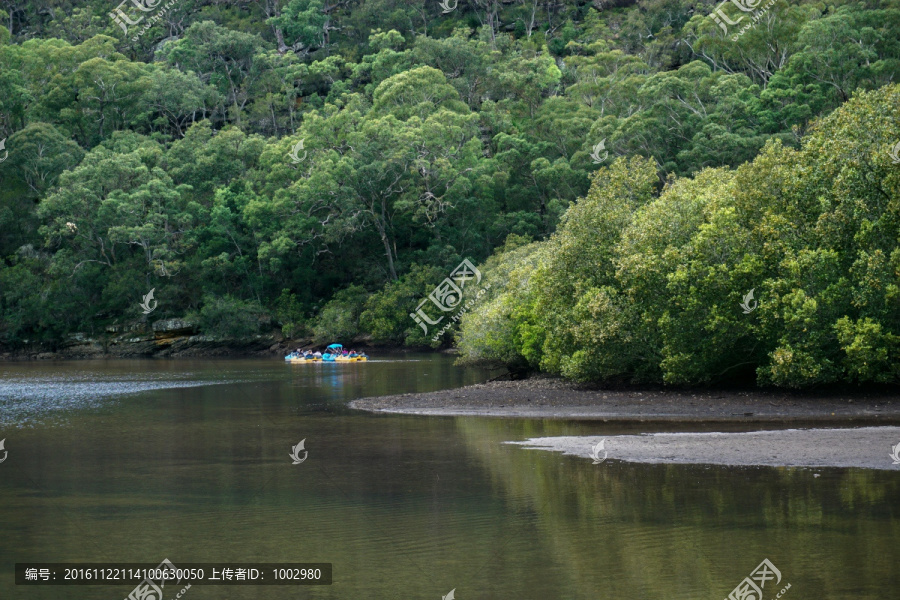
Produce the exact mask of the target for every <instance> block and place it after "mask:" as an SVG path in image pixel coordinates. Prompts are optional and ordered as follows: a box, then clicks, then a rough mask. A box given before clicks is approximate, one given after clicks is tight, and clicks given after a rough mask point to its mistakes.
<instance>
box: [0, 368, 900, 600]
mask: <svg viewBox="0 0 900 600" xmlns="http://www.w3.org/2000/svg"><path fill="white" fill-rule="evenodd" d="M486 377H487V374H486V373H485V372H483V371H478V370H464V369H461V368H458V367H455V366H453V364H452V359H451V358H449V357H446V356H437V355H405V356H402V357H400V356H398V357H393V360H385V361H373V362H370V363H368V364H361V365H297V366H291V365H286V364H283V362H281V361H277V360H212V359H209V360H178V361H151V360H142V361H104V362H98V361H95V362H87V361H85V362H56V363H44V362H41V363H9V364H2V365H0V439H4V438H5V440H6V442H5V449H6V452H8V455H7V458H6V460H5V461H3V462H2V463H0V599H4V600H5V599H8V598H15V599H20V598H21V599H24V600H31V599H50V598H53V599H57V598H66V599H69V598H72V599H103V600H121V599H122V598H125V597H126V596H127V595H128V594H129V592H130V591H131V590H132V588H133V587H134V586H133V585H121V586H85V587H58V586H55V587H26V586H22V585H19V586H16V585H14V583H13V580H14V578H13V569H14V564H15V563H16V562H143V563H158V562H160V561H161V560H162V559H163V558H168V559H169V560H170V561H172V562H173V563H174V564H175V565H179V564H182V563H191V562H221V561H244V562H329V563H332V564H333V565H334V567H333V568H334V582H333V584H332V585H331V586H321V587H275V586H264V587H263V586H254V587H234V586H232V587H224V586H199V585H195V586H193V587H191V589H190V590H188V591H187V592H185V594H184V596H183V598H184V599H185V600H204V599H215V600H239V599H250V598H252V599H266V600H268V599H272V600H277V599H282V598H292V599H293V598H296V599H305V598H309V599H325V598H328V599H346V600H350V599H353V600H357V599H362V598H365V599H375V600H380V599H385V600H393V599H407V598H410V599H424V600H440V599H441V597H442V596H445V595H447V594H448V593H449V592H450V591H451V590H452V589H455V596H454V597H455V599H456V600H475V599H479V600H487V599H503V600H506V599H509V600H547V599H550V600H555V599H573V600H574V599H584V600H588V599H590V600H597V599H615V600H626V599H627V600H651V599H652V600H657V599H658V600H673V599H682V600H703V599H709V600H720V599H722V598H726V597H727V596H728V595H729V593H730V592H731V591H732V590H733V589H735V587H737V586H738V584H740V583H741V581H742V580H743V579H744V578H745V577H747V576H748V575H750V573H751V571H753V569H754V568H755V567H756V566H757V565H758V564H760V563H761V562H762V560H763V559H769V561H771V563H772V564H773V565H774V566H775V567H777V569H778V570H779V571H780V572H781V581H780V583H779V585H778V586H777V587H776V585H775V582H773V581H769V582H768V583H767V584H766V586H765V588H764V594H763V600H772V599H774V598H775V597H776V594H777V593H778V592H779V591H780V590H781V589H782V588H784V586H786V585H787V584H790V589H788V590H787V591H786V592H785V593H784V594H783V595H782V598H785V599H786V600H808V599H817V600H824V599H831V598H834V599H841V600H844V599H846V600H849V599H853V600H864V599H868V600H886V599H888V598H900V591H898V590H900V477H898V476H897V474H896V473H894V472H890V471H869V470H862V469H815V470H813V469H787V468H785V469H776V468H724V467H710V466H702V465H701V466H682V465H639V464H627V463H621V462H616V461H613V460H609V461H606V462H604V463H602V464H600V465H592V464H591V461H589V460H584V459H578V458H575V457H570V456H562V455H560V454H556V453H550V452H541V451H535V450H525V449H523V448H521V447H518V446H510V445H506V444H503V443H502V442H504V441H508V440H522V439H526V438H529V437H534V436H540V435H577V434H591V435H595V434H605V433H609V434H615V433H621V432H626V431H627V432H629V433H633V432H635V431H643V430H646V429H642V428H640V427H636V426H632V427H623V426H613V425H611V424H603V423H564V422H556V421H526V420H513V419H479V418H450V417H412V416H410V417H406V416H390V415H372V414H368V413H360V412H356V411H351V410H349V409H347V408H346V403H347V402H348V401H349V400H352V399H354V398H358V397H363V396H369V395H380V394H388V393H399V392H413V391H430V390H435V389H441V388H450V387H457V386H461V385H465V384H468V383H474V382H477V381H481V380H484V379H485V378H486ZM303 439H305V448H306V450H307V451H308V452H309V454H308V459H307V460H306V461H304V462H303V463H302V464H299V465H294V464H292V460H291V458H290V457H289V454H290V453H291V448H292V446H294V445H296V444H297V443H298V442H300V440H303ZM886 452H887V450H886ZM0 457H2V452H0ZM816 475H819V476H818V477H816ZM169 589H170V588H169V587H168V586H167V588H166V595H165V596H164V598H163V599H162V600H174V598H175V594H176V593H177V592H178V591H179V589H178V588H175V589H172V590H171V592H169ZM746 599H747V600H759V599H758V598H756V597H755V596H747V597H746ZM742 600H743V599H742Z"/></svg>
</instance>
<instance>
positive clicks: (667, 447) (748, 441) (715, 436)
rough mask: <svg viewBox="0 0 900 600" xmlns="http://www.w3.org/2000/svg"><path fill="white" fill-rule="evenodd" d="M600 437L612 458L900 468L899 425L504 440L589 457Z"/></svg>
mask: <svg viewBox="0 0 900 600" xmlns="http://www.w3.org/2000/svg"><path fill="white" fill-rule="evenodd" d="M601 440H603V442H604V443H603V449H602V450H599V451H598V453H597V456H598V457H599V458H600V459H603V457H604V456H606V457H607V458H606V460H611V461H616V460H621V461H627V462H637V463H667V464H711V465H730V466H752V465H759V466H772V467H860V468H865V469H882V470H897V471H900V464H893V463H894V462H895V461H894V460H893V459H892V458H891V452H892V447H893V446H896V445H897V444H900V427H861V428H856V429H783V430H779V431H753V432H742V433H647V434H642V435H611V436H604V437H598V436H567V437H545V438H532V439H529V440H526V441H523V442H507V443H509V444H519V445H523V446H525V447H526V448H528V449H537V450H551V451H554V452H562V453H564V454H569V455H573V456H578V457H581V458H585V459H589V460H592V462H593V459H592V448H593V447H594V445H595V444H597V443H599V442H600V441H601ZM603 462H605V461H602V462H600V463H599V464H602V463H603ZM598 468H599V466H598Z"/></svg>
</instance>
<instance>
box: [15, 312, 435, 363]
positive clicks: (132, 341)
mask: <svg viewBox="0 0 900 600" xmlns="http://www.w3.org/2000/svg"><path fill="white" fill-rule="evenodd" d="M323 347H324V344H317V343H315V342H314V341H313V340H312V338H294V339H291V338H285V337H284V336H283V335H281V332H280V331H279V330H272V331H271V332H269V333H260V334H257V335H253V336H249V337H243V338H230V337H222V336H214V335H206V334H203V333H200V331H199V328H198V327H197V325H196V324H194V323H191V322H189V321H185V320H183V319H165V320H160V321H156V322H153V323H146V322H137V323H132V324H129V325H127V326H111V327H108V328H107V329H106V330H105V331H104V332H102V333H98V334H90V333H73V334H70V335H68V336H66V337H65V338H64V339H62V340H58V341H56V342H53V343H49V342H46V343H37V342H35V343H28V344H25V345H24V347H16V348H9V347H4V346H2V345H0V361H28V360H81V359H105V358H220V357H234V358H240V357H244V358H255V357H272V358H282V357H283V356H284V355H286V354H289V353H290V352H291V351H293V350H296V349H297V348H303V349H307V348H323ZM353 347H354V348H358V349H363V350H366V351H367V352H369V353H372V352H373V351H378V350H380V351H387V350H390V351H391V352H405V351H416V350H417V349H415V348H393V347H385V346H382V347H378V348H377V349H376V348H373V347H372V346H370V345H369V344H368V343H367V342H366V341H365V340H355V341H354V342H353Z"/></svg>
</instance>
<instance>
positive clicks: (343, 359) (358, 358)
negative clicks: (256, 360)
mask: <svg viewBox="0 0 900 600" xmlns="http://www.w3.org/2000/svg"><path fill="white" fill-rule="evenodd" d="M367 360H369V357H368V356H353V357H350V356H339V357H337V358H335V359H334V360H324V361H323V360H322V359H321V358H320V357H318V356H317V357H315V358H292V359H290V360H289V361H288V362H290V363H291V364H292V365H299V364H302V363H320V362H340V363H345V362H366V361H367Z"/></svg>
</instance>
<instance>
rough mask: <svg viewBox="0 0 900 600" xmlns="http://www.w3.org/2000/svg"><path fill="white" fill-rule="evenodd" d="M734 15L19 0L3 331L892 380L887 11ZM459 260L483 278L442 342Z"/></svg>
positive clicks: (578, 371) (10, 29)
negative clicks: (430, 300)
mask: <svg viewBox="0 0 900 600" xmlns="http://www.w3.org/2000/svg"><path fill="white" fill-rule="evenodd" d="M733 2H734V5H736V6H738V8H740V9H741V10H744V11H746V4H747V3H745V5H744V6H742V5H741V4H740V2H738V1H737V0H733ZM717 6H718V4H717V3H713V2H703V1H692V0H638V1H637V2H633V1H631V0H610V1H606V0H595V1H594V2H593V3H591V2H584V1H580V0H572V1H569V2H556V1H553V0H548V1H542V0H504V1H500V0H458V2H457V3H456V4H455V5H454V4H450V3H449V2H448V1H446V0H445V1H443V2H442V1H440V0H331V1H329V0H254V1H244V0H169V1H168V2H165V3H163V2H162V0H156V1H155V2H153V1H152V0H128V1H126V2H122V3H120V4H118V6H117V5H116V4H115V0H86V1H84V2H79V3H77V4H76V3H74V2H71V1H70V0H0V140H3V144H4V146H5V149H4V148H0V153H2V154H0V159H2V158H3V156H5V157H6V158H5V159H3V160H2V162H0V344H2V345H4V346H7V347H16V346H21V345H22V344H25V343H34V342H41V341H43V342H50V343H52V342H53V341H54V340H59V339H61V338H63V337H64V336H65V335H67V334H70V333H72V332H86V333H88V334H100V333H102V332H103V331H105V329H106V328H107V327H109V326H110V325H113V324H122V323H128V322H133V321H140V320H146V319H148V318H152V319H162V318H166V317H179V318H188V319H191V320H193V321H195V322H196V323H198V324H199V326H200V328H201V329H202V331H204V332H205V333H209V334H214V335H223V336H235V337H240V336H248V335H252V334H255V333H257V332H259V331H263V330H266V329H271V328H273V327H275V328H279V329H280V330H281V331H282V332H283V334H284V335H285V336H288V337H294V338H298V337H304V336H311V337H313V338H314V339H316V340H319V341H326V340H327V341H334V340H337V341H350V340H353V339H367V340H370V341H372V342H373V343H387V344H402V345H408V346H424V345H431V346H433V347H437V346H439V345H447V344H450V343H458V344H459V346H460V349H461V350H462V352H463V354H464V356H465V357H467V358H468V359H469V360H490V361H498V362H502V363H504V364H507V365H511V366H515V367H521V368H529V369H542V370H545V371H549V372H554V373H560V374H563V375H565V376H568V377H573V378H576V379H581V380H622V381H632V382H666V383H679V384H683V383H686V384H694V383H704V382H717V381H721V380H727V379H734V378H750V379H753V380H756V381H758V382H759V383H764V384H776V385H786V386H805V385H811V384H816V383H823V382H830V381H861V382H868V381H878V382H892V381H896V380H897V378H898V377H900V366H898V365H900V361H898V358H900V356H898V355H900V248H898V235H900V233H898V232H900V230H898V227H900V164H896V163H895V162H894V160H893V158H892V156H891V152H892V151H893V152H894V153H895V155H896V152H897V147H896V146H895V144H897V143H898V142H900V88H898V86H897V85H896V83H895V82H897V81H900V36H898V33H897V32H898V31H900V0H888V1H881V2H878V1H868V2H849V1H848V2H841V1H838V2H828V3H823V2H807V1H802V0H801V1H799V2H787V1H785V0H777V1H775V2H774V3H768V2H767V3H766V6H765V7H764V8H763V7H762V6H761V5H759V3H758V2H757V3H756V4H754V5H753V6H758V10H757V11H756V13H755V14H754V17H753V21H752V26H750V27H748V28H744V29H741V30H740V35H735V34H736V33H737V32H738V26H736V25H735V26H732V27H731V30H730V31H726V29H727V28H726V27H725V25H724V24H722V22H721V20H718V19H713V18H710V14H712V13H714V11H716V9H717ZM732 8H733V7H732ZM720 10H723V9H720ZM726 12H727V13H728V14H729V15H730V17H729V18H727V19H726V21H727V22H728V23H731V22H741V19H743V22H741V25H742V26H743V25H746V24H748V19H746V18H744V17H740V14H739V12H740V11H737V12H736V11H735V10H727V11H726ZM464 259H468V260H470V261H471V262H472V263H473V264H475V265H478V266H479V271H480V275H482V276H483V278H484V280H483V281H482V282H481V286H482V287H483V285H484V284H486V283H490V290H489V292H488V293H487V294H486V295H485V296H484V297H483V298H480V299H479V300H478V302H476V303H474V305H473V306H472V307H471V309H470V310H468V311H467V312H466V313H465V314H464V315H462V317H461V319H460V322H461V324H462V325H461V328H460V330H459V331H458V332H456V331H454V329H453V328H449V329H447V328H442V329H441V331H443V333H440V335H437V336H435V335H434V334H435V330H434V329H435V328H432V330H430V331H429V330H427V328H426V327H424V326H420V325H419V324H418V323H417V322H416V321H415V320H414V319H413V318H411V317H410V313H413V312H414V311H415V310H416V308H417V306H418V305H419V303H420V302H421V301H422V300H423V299H425V298H427V297H428V295H429V293H430V292H431V291H432V290H433V289H435V287H436V286H438V285H439V284H441V282H442V281H444V280H445V278H447V277H448V275H450V274H451V272H452V271H453V270H454V268H456V267H457V265H459V264H460V263H461V262H462V261H463V260H464ZM151 289H152V290H154V293H155V299H156V301H158V308H157V309H156V310H155V311H154V312H153V313H152V315H150V316H149V317H148V316H146V315H144V314H143V313H142V310H141V307H140V304H139V303H140V302H141V299H142V297H144V296H145V295H146V294H147V293H148V292H149V291H150V290H151ZM751 290H752V291H753V292H754V293H755V296H753V299H752V302H753V303H754V304H753V310H752V311H751V312H749V313H748V312H745V311H742V310H741V304H742V301H743V302H744V303H746V302H747V294H748V292H751ZM467 291H468V288H467ZM438 312H439V311H438ZM432 316H433V317H436V316H437V312H435V311H434V310H432ZM442 325H443V323H442Z"/></svg>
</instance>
